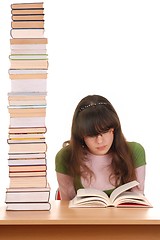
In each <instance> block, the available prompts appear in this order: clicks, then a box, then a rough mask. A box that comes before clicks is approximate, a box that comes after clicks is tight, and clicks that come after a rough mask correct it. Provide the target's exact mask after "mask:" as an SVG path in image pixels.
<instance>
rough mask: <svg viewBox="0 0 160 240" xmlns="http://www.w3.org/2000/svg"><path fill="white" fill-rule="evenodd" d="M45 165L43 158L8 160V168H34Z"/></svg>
mask: <svg viewBox="0 0 160 240" xmlns="http://www.w3.org/2000/svg"><path fill="white" fill-rule="evenodd" d="M43 164H46V159H45V158H36V159H20V160H19V159H10V160H8V166H28V165H32V166H36V165H43Z"/></svg>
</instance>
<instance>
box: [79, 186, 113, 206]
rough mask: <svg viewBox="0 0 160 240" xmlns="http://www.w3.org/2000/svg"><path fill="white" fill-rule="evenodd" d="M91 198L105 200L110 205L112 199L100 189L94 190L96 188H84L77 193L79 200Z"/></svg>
mask: <svg viewBox="0 0 160 240" xmlns="http://www.w3.org/2000/svg"><path fill="white" fill-rule="evenodd" d="M82 197H83V198H85V199H86V198H90V199H91V197H95V198H96V199H104V200H105V201H106V202H108V204H110V203H111V202H110V198H109V197H108V195H107V194H106V193H105V192H103V191H101V190H98V189H94V188H82V189H78V191H77V198H82Z"/></svg>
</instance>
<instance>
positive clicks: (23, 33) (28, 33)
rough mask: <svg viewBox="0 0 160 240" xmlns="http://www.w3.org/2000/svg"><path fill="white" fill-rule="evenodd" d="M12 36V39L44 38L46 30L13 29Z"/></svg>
mask: <svg viewBox="0 0 160 240" xmlns="http://www.w3.org/2000/svg"><path fill="white" fill-rule="evenodd" d="M10 35H11V37H12V38H44V29H43V28H38V29H32V28H29V29H25V28H23V29H20V28H19V29H18V28H12V29H11V31H10Z"/></svg>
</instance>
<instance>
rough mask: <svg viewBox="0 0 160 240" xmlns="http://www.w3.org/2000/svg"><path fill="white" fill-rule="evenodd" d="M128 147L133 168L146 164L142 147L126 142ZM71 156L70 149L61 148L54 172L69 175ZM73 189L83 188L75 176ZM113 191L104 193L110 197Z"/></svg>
mask: <svg viewBox="0 0 160 240" xmlns="http://www.w3.org/2000/svg"><path fill="white" fill-rule="evenodd" d="M128 145H129V147H130V149H131V152H132V155H133V160H134V166H135V168H138V167H140V166H143V165H145V164H146V157H145V150H144V148H143V146H142V145H141V144H139V143H137V142H128ZM70 156H71V151H70V147H69V146H67V147H64V148H62V149H61V150H60V151H59V152H58V153H57V155H56V157H55V170H56V172H58V173H63V174H66V175H69V173H68V170H67V165H66V163H67V162H68V161H69V159H70ZM74 182H75V189H76V190H78V189H79V188H83V185H82V183H81V180H80V177H79V176H77V177H76V178H75V181H74ZM113 190H114V189H110V190H107V191H105V192H106V193H107V194H109V195H110V193H111V192H112V191H113Z"/></svg>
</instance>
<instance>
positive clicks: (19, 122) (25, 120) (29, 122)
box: [9, 117, 46, 128]
mask: <svg viewBox="0 0 160 240" xmlns="http://www.w3.org/2000/svg"><path fill="white" fill-rule="evenodd" d="M45 126H46V124H45V117H14V118H13V117H10V125H9V127H10V128H11V127H12V128H13V127H45Z"/></svg>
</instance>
